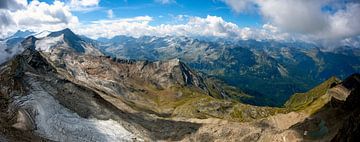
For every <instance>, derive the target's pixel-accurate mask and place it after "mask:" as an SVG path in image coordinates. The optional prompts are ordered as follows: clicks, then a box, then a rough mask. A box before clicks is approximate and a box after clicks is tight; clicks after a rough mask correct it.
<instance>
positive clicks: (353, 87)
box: [330, 74, 360, 142]
mask: <svg viewBox="0 0 360 142" xmlns="http://www.w3.org/2000/svg"><path fill="white" fill-rule="evenodd" d="M338 88H342V89H343V90H344V91H342V93H339V92H337V93H336V96H341V97H342V98H341V99H339V100H337V101H335V100H334V102H336V104H337V106H338V107H340V108H342V109H343V110H344V111H345V113H347V114H348V115H349V116H348V117H347V118H346V120H345V121H344V122H343V124H342V127H341V128H340V129H339V131H338V133H337V134H336V136H335V137H334V138H333V139H332V141H334V142H335V141H336V142H342V141H344V142H345V141H356V140H358V139H359V138H360V129H359V128H360V123H359V122H360V121H359V120H360V104H359V102H360V74H353V75H351V76H350V77H348V78H347V79H345V80H344V81H343V83H341V84H340V85H338V86H336V87H334V88H333V89H334V90H338ZM330 91H331V90H330ZM334 92H335V91H334ZM334 94H335V93H334ZM334 98H335V99H336V97H334Z"/></svg>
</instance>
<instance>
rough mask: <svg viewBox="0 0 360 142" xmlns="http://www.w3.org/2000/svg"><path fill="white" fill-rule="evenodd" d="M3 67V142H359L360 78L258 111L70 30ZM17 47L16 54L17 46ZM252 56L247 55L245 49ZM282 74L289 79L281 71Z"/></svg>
mask: <svg viewBox="0 0 360 142" xmlns="http://www.w3.org/2000/svg"><path fill="white" fill-rule="evenodd" d="M16 45H17V48H19V49H20V48H21V50H19V53H18V54H16V55H14V56H13V57H11V58H9V60H7V61H6V62H4V63H2V64H1V66H0V109H1V112H0V113H1V115H0V141H5V142H12V141H99V142H104V141H109V142H113V141H206V142H207V141H244V142H248V141H284V142H288V141H334V142H335V141H356V140H357V138H358V136H359V135H360V131H359V129H358V128H359V124H358V123H357V120H359V119H360V109H359V108H360V107H359V106H358V105H359V104H358V103H357V102H358V101H360V100H359V99H360V97H359V95H360V93H359V91H360V90H359V89H360V88H359V87H360V75H359V74H353V75H351V76H349V77H347V78H345V79H344V80H343V81H341V79H338V78H336V77H330V78H329V79H328V80H326V81H324V82H322V83H320V84H318V85H317V86H315V87H313V89H310V90H309V91H308V92H304V93H295V94H294V95H292V96H291V97H290V99H289V100H287V101H286V103H285V105H284V106H283V107H268V106H255V105H250V104H247V103H246V102H243V101H241V100H242V99H243V98H248V99H251V98H252V97H253V96H251V95H249V94H248V92H247V91H244V90H241V89H239V88H238V87H234V86H232V85H231V84H228V83H227V82H224V81H223V80H221V78H217V77H214V76H211V75H209V74H206V73H204V72H201V71H198V70H195V69H193V68H191V66H189V65H187V64H186V63H184V62H183V61H182V60H181V59H178V58H172V59H166V60H165V59H164V60H145V59H143V60H134V59H123V58H121V57H114V56H108V55H106V52H105V53H104V51H103V49H102V48H101V47H99V45H98V43H96V42H92V40H90V39H86V38H83V37H80V36H78V35H76V34H75V33H73V32H72V31H71V30H70V29H64V30H61V31H57V32H52V33H49V34H47V36H42V37H35V36H31V35H30V36H28V37H26V38H24V39H23V40H21V41H18V42H17V43H16ZM14 48H15V46H14ZM244 50H245V49H244ZM278 67H280V69H279V70H282V73H283V74H287V71H285V69H283V68H281V66H280V65H279V66H278Z"/></svg>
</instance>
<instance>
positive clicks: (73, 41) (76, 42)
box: [48, 28, 85, 53]
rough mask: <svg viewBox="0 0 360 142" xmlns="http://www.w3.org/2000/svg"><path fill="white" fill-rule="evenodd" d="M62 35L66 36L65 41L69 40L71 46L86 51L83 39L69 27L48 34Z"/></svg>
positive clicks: (82, 51) (52, 35)
mask: <svg viewBox="0 0 360 142" xmlns="http://www.w3.org/2000/svg"><path fill="white" fill-rule="evenodd" d="M61 35H63V36H64V41H65V42H67V44H68V45H69V46H70V47H72V48H73V49H75V51H76V52H80V53H84V52H85V49H84V47H83V46H82V45H81V41H82V39H81V38H80V37H79V36H77V35H76V34H75V33H74V32H72V31H71V30H70V29H69V28H66V29H63V30H61V31H56V32H52V33H50V34H49V35H48V37H59V36H61Z"/></svg>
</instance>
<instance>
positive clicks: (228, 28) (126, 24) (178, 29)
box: [76, 16, 288, 40]
mask: <svg viewBox="0 0 360 142" xmlns="http://www.w3.org/2000/svg"><path fill="white" fill-rule="evenodd" d="M186 19H187V21H186V22H185V23H184V24H161V25H158V26H151V25H150V24H149V23H150V22H151V21H153V18H152V17H149V16H139V17H133V18H125V19H113V20H99V21H94V22H92V23H91V24H90V25H82V26H81V27H80V28H77V29H76V32H77V33H79V34H83V35H87V36H90V37H92V38H99V37H107V38H111V37H114V36H116V35H127V36H134V37H139V36H143V35H149V36H166V35H171V36H207V37H224V38H234V39H250V38H254V39H264V38H269V39H279V40H282V39H284V38H286V36H288V35H286V34H283V33H279V31H278V30H277V29H276V28H275V27H273V26H272V25H265V27H266V29H265V28H264V29H251V28H246V27H245V28H241V27H238V26H237V25H236V24H234V23H231V22H226V21H225V20H223V19H222V18H221V17H217V16H207V17H205V18H202V17H192V16H188V18H186Z"/></svg>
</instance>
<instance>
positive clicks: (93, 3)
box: [68, 0, 100, 11]
mask: <svg viewBox="0 0 360 142" xmlns="http://www.w3.org/2000/svg"><path fill="white" fill-rule="evenodd" d="M99 3H100V0H70V2H69V3H68V5H69V6H70V8H71V10H73V11H92V10H96V9H98V8H99Z"/></svg>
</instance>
